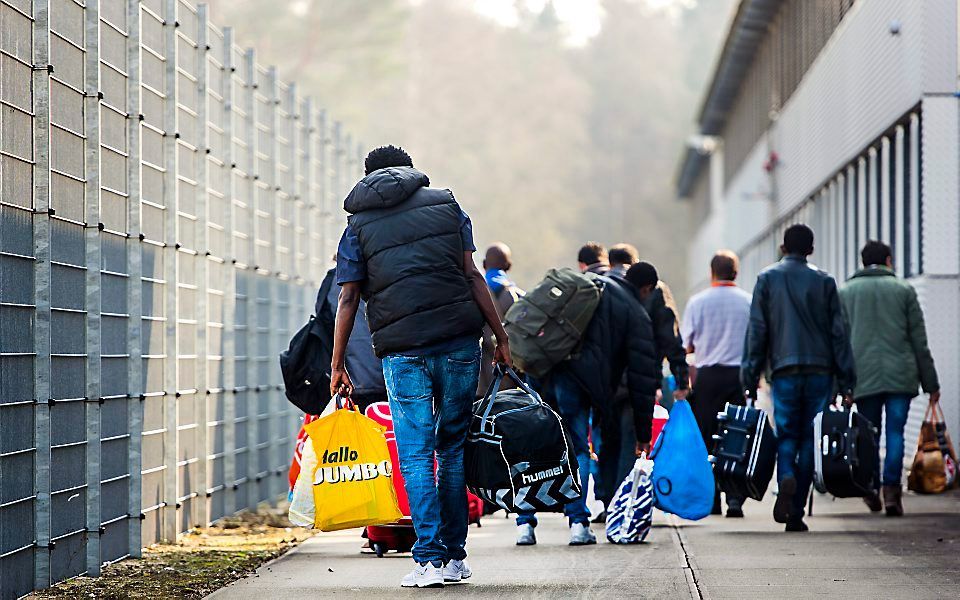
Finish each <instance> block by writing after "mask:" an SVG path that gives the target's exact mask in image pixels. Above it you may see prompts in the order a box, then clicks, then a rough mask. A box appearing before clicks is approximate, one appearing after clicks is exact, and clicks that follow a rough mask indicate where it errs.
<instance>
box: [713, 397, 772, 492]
mask: <svg viewBox="0 0 960 600" xmlns="http://www.w3.org/2000/svg"><path fill="white" fill-rule="evenodd" d="M717 422H718V423H717V425H718V427H717V430H718V432H719V433H717V434H716V435H714V436H713V439H714V451H713V455H711V456H710V462H711V463H713V472H714V474H715V475H716V478H717V482H718V483H719V485H720V490H721V491H722V492H724V493H725V494H728V495H730V496H736V497H739V498H753V499H754V500H762V499H763V495H764V493H766V491H767V486H768V485H769V484H770V479H771V478H772V477H773V469H774V467H776V465H777V438H776V436H775V435H774V433H773V428H772V427H770V422H769V421H768V420H767V412H766V411H765V410H762V409H759V408H755V407H753V406H737V405H734V404H730V403H729V402H728V403H727V406H726V407H725V408H724V410H723V412H721V413H718V414H717Z"/></svg>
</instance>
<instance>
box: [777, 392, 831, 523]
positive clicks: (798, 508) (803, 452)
mask: <svg viewBox="0 0 960 600" xmlns="http://www.w3.org/2000/svg"><path fill="white" fill-rule="evenodd" d="M832 396H833V377H831V376H830V375H826V374H810V375H783V376H780V377H778V376H776V375H774V378H773V420H774V421H775V422H776V424H777V481H778V482H781V481H783V480H784V479H786V478H787V477H794V478H796V480H797V493H796V494H795V495H794V498H793V510H792V513H791V514H792V515H793V516H795V517H796V518H800V517H802V516H803V510H804V505H805V504H806V503H807V496H808V495H809V493H810V485H811V484H812V483H813V418H814V417H815V416H817V413H819V412H821V411H822V410H823V409H824V408H826V406H827V404H828V403H829V402H830V398H831V397H832Z"/></svg>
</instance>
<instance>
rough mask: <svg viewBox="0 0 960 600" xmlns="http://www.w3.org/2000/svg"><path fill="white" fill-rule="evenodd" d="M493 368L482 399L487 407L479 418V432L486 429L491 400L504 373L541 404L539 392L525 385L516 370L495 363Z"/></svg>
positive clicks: (495, 396)
mask: <svg viewBox="0 0 960 600" xmlns="http://www.w3.org/2000/svg"><path fill="white" fill-rule="evenodd" d="M493 370H494V377H493V381H492V382H490V387H488V388H487V393H486V395H485V396H484V397H483V400H482V402H485V403H486V404H487V409H486V410H485V411H483V419H482V420H481V423H480V431H481V432H484V431H485V430H486V425H487V419H488V418H489V417H490V411H491V410H493V402H494V400H496V398H497V391H498V390H499V389H500V382H501V381H503V378H504V376H506V375H509V376H510V378H511V379H513V382H514V383H516V384H517V386H518V387H519V388H520V389H522V390H523V391H525V392H526V393H528V394H530V396H532V397H533V398H534V399H535V400H536V401H537V402H539V403H540V404H543V400H542V399H541V398H540V394H538V393H537V392H536V391H534V389H533V388H531V387H530V386H529V385H527V383H526V382H525V381H524V380H523V379H522V378H521V377H520V376H519V375H517V372H516V371H514V370H513V369H512V368H511V367H508V366H506V365H502V364H500V363H497V364H496V365H495V366H494V368H493Z"/></svg>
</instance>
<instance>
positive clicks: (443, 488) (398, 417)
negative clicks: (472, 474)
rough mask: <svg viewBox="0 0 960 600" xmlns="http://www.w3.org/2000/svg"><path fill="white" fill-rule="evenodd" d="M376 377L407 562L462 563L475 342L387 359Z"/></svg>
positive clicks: (476, 354)
mask: <svg viewBox="0 0 960 600" xmlns="http://www.w3.org/2000/svg"><path fill="white" fill-rule="evenodd" d="M383 375H384V381H385V383H386V385H387V396H388V397H389V399H390V413H391V414H392V415H393V430H394V433H395V435H396V437H397V454H398V455H399V457H400V472H401V473H403V478H404V480H405V481H406V490H407V498H408V499H409V501H410V512H411V513H412V514H411V515H410V517H411V519H412V520H413V528H414V530H415V531H416V533H417V543H416V544H415V545H414V546H413V560H415V561H417V562H418V563H426V562H437V561H441V562H446V561H448V560H463V559H464V558H465V557H466V556H467V553H466V551H465V550H464V546H465V545H466V543H467V493H466V482H465V480H464V474H463V444H464V441H465V440H466V437H467V429H468V427H469V425H470V415H471V412H470V409H471V406H472V405H473V400H474V395H475V394H476V392H477V379H478V377H479V375H480V345H479V344H476V345H473V344H471V345H469V346H465V347H464V348H462V349H459V350H454V351H452V352H447V353H442V354H434V355H429V356H397V355H392V356H387V357H386V358H384V359H383ZM434 454H436V464H437V473H436V477H434V472H433V467H434Z"/></svg>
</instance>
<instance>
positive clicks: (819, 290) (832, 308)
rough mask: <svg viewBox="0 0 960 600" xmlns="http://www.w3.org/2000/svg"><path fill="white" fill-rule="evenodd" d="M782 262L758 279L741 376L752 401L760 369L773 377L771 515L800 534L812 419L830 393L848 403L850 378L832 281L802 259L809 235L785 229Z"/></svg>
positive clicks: (809, 250)
mask: <svg viewBox="0 0 960 600" xmlns="http://www.w3.org/2000/svg"><path fill="white" fill-rule="evenodd" d="M780 250H781V251H782V252H783V255H784V256H783V259H782V260H781V261H780V262H778V263H777V264H775V265H773V266H770V267H767V268H766V269H764V270H763V271H762V272H761V273H760V275H759V276H758V277H757V283H756V285H755V286H754V288H753V301H752V303H751V306H750V324H749V326H748V328H747V339H746V343H745V344H744V349H743V361H742V362H741V371H740V379H741V383H742V384H743V387H744V390H745V392H746V393H747V395H748V396H749V397H754V398H755V397H756V391H757V385H758V384H759V382H760V376H761V375H762V374H763V372H764V370H765V369H768V370H769V372H771V373H772V388H773V409H774V410H773V413H774V420H775V421H776V424H777V480H778V482H779V494H778V495H777V501H776V504H775V505H774V507H773V518H774V520H775V521H777V522H778V523H786V530H787V531H806V530H807V525H806V524H805V523H804V522H803V509H804V505H805V504H806V502H807V496H808V495H809V493H810V485H811V483H813V418H814V417H815V416H816V415H817V413H819V412H821V411H823V410H824V408H825V407H826V406H827V404H828V403H829V402H830V400H831V398H833V395H834V384H835V383H836V385H837V386H838V388H839V391H840V393H841V394H842V395H843V398H844V403H845V404H846V405H848V406H849V405H850V404H851V403H852V402H853V388H854V386H855V385H856V383H857V381H856V373H855V371H854V367H853V351H852V350H851V349H850V337H849V334H848V332H847V326H846V323H845V322H844V318H843V311H842V309H841V307H840V294H839V293H838V292H837V282H836V281H835V280H834V279H833V277H831V276H830V275H829V274H827V273H826V272H824V271H821V270H820V269H818V268H817V267H815V266H813V265H812V264H810V263H808V262H807V257H808V256H810V255H811V254H813V231H812V230H811V229H810V228H809V227H807V226H806V225H802V224H797V225H791V226H790V227H788V228H787V230H786V231H785V232H784V234H783V245H782V246H781V247H780Z"/></svg>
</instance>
